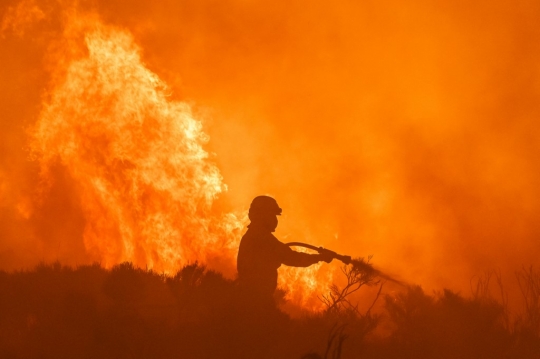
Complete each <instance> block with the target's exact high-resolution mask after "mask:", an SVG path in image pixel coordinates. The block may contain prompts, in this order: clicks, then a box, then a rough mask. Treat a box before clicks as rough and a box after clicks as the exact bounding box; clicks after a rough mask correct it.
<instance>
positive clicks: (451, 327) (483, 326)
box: [0, 263, 540, 359]
mask: <svg viewBox="0 0 540 359" xmlns="http://www.w3.org/2000/svg"><path fill="white" fill-rule="evenodd" d="M345 274H346V275H348V281H347V284H346V286H345V287H343V288H339V287H337V286H336V287H334V288H333V289H332V291H331V292H330V293H333V294H332V295H333V296H332V295H329V296H327V297H326V301H327V307H328V310H326V311H325V312H322V313H318V314H313V315H306V316H304V317H302V318H299V319H291V318H289V317H288V316H286V315H285V314H283V313H281V312H278V311H275V312H272V313H255V312H253V311H252V309H249V305H248V303H245V302H243V298H241V297H240V296H239V294H238V291H237V290H236V283H235V282H234V281H231V280H228V279H225V278H223V277H222V276H221V274H219V273H216V272H213V271H210V270H206V269H205V268H204V267H203V266H200V265H197V264H196V263H195V264H191V265H187V266H185V267H184V268H182V269H181V270H180V271H179V272H178V273H176V275H174V276H166V275H163V274H159V273H155V272H153V271H147V270H143V269H140V268H134V267H133V266H132V265H131V264H130V263H123V264H120V265H118V266H116V267H114V268H112V269H111V270H106V269H103V268H102V267H100V266H99V265H97V264H96V265H91V266H81V267H78V268H75V269H73V268H69V267H64V266H61V265H60V264H59V263H55V264H52V265H40V266H38V267H36V268H35V269H34V270H32V271H24V272H14V273H6V272H0V358H296V359H299V358H302V357H304V358H326V359H338V358H490V359H497V358H531V359H533V358H538V357H539V356H540V332H539V324H538V323H539V319H538V313H540V310H539V309H540V302H539V298H540V296H539V291H538V289H539V287H538V285H539V278H540V276H539V273H538V272H535V271H534V270H533V269H532V268H530V269H524V270H523V271H521V272H520V273H519V274H518V279H519V280H520V284H521V288H522V291H523V296H524V298H525V301H526V303H525V304H526V306H525V310H524V312H523V313H521V314H520V315H519V316H518V317H517V318H514V319H513V320H511V321H509V319H508V316H507V311H506V308H505V305H504V303H500V302H498V301H496V300H494V299H493V298H491V297H490V296H489V295H487V294H485V291H484V292H482V291H481V290H479V291H477V292H476V295H473V296H472V297H471V298H465V297H463V296H461V295H458V294H456V293H454V292H452V291H449V290H445V291H443V292H442V293H440V294H438V295H428V294H426V293H424V292H423V290H422V289H421V288H420V287H410V288H408V289H407V290H405V291H403V292H402V293H399V294H397V295H395V296H385V297H384V307H385V312H384V313H381V314H378V315H374V314H372V313H371V312H370V311H368V312H367V313H361V312H360V311H359V310H358V307H356V306H355V305H353V303H351V302H348V300H349V299H348V298H349V297H348V296H347V293H349V292H351V290H353V289H355V288H357V287H356V286H358V285H360V286H362V285H373V284H376V282H375V280H374V278H373V277H371V276H365V275H362V274H361V273H356V272H354V271H351V270H349V271H345ZM347 286H348V288H347ZM480 287H482V286H480ZM379 293H380V292H379ZM250 310H251V311H250ZM381 321H384V323H385V326H390V327H391V331H390V333H389V334H387V335H385V336H381V335H375V334H374V330H375V329H376V327H377V324H378V323H381Z"/></svg>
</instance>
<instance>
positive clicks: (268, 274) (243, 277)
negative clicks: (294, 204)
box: [237, 196, 333, 307]
mask: <svg viewBox="0 0 540 359" xmlns="http://www.w3.org/2000/svg"><path fill="white" fill-rule="evenodd" d="M279 215H281V208H279V206H278V204H277V202H276V200H275V199H273V198H272V197H269V196H258V197H255V199H254V200H253V201H252V202H251V206H250V208H249V219H250V220H251V223H250V224H249V225H248V230H247V232H246V233H245V234H244V236H243V237H242V240H241V242H240V248H239V250H238V258H237V269H238V283H239V286H240V288H241V291H242V293H243V294H244V296H246V299H249V301H251V302H254V303H257V305H259V306H266V307H273V306H275V303H274V292H275V290H276V288H277V279H278V273H277V270H278V268H279V267H280V266H281V265H282V264H284V265H286V266H293V267H309V266H310V265H312V264H315V263H318V262H320V261H324V262H327V263H330V262H331V261H332V259H333V257H332V255H329V254H325V253H323V254H307V253H300V252H296V251H294V250H292V249H291V248H290V247H289V246H287V245H286V244H284V243H282V242H280V241H279V240H278V239H277V238H276V237H275V236H274V235H273V234H272V232H274V231H275V229H276V227H277V224H278V219H277V216H279Z"/></svg>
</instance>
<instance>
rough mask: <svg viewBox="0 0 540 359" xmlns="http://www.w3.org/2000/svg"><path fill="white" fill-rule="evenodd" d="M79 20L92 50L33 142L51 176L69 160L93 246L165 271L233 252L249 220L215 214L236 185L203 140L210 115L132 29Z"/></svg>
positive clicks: (100, 253) (57, 95)
mask: <svg viewBox="0 0 540 359" xmlns="http://www.w3.org/2000/svg"><path fill="white" fill-rule="evenodd" d="M92 20H93V21H92ZM78 21H79V22H78V23H77V24H76V26H72V27H69V29H70V30H71V31H84V36H83V37H84V44H85V46H86V49H87V52H88V54H87V56H84V57H83V58H80V59H76V60H73V61H72V62H71V63H70V64H69V65H68V67H67V70H66V71H65V75H64V79H63V81H62V82H60V83H58V84H57V85H56V86H55V87H54V88H53V90H52V91H51V94H50V99H49V101H48V102H47V103H46V104H45V106H44V109H43V112H42V114H41V116H40V118H39V121H38V122H37V124H36V126H35V129H34V130H33V133H32V137H33V142H32V150H33V153H34V154H35V156H36V158H37V159H38V160H39V163H40V165H41V173H42V176H43V177H44V178H49V176H50V168H51V166H52V165H53V164H55V163H57V162H59V163H61V164H62V165H63V166H65V167H66V168H67V169H68V171H69V174H70V175H71V177H72V178H73V180H74V181H75V182H76V183H77V185H78V187H79V192H80V194H81V205H82V208H83V211H84V214H85V218H86V228H85V230H84V243H85V246H86V249H87V250H88V251H89V252H90V253H92V254H93V257H94V258H96V259H99V260H100V261H102V263H103V264H104V265H106V266H111V265H113V264H116V263H119V262H122V261H132V262H134V263H135V264H137V265H139V266H148V267H149V268H154V269H156V270H159V271H162V270H163V271H173V270H175V269H178V267H179V266H180V265H181V264H182V263H186V262H189V261H196V260H199V261H201V262H204V263H207V262H209V261H210V260H211V259H212V258H215V257H218V256H220V255H222V254H225V256H229V257H232V253H233V251H234V250H235V248H236V246H237V244H238V233H237V229H239V228H241V222H240V221H239V220H238V219H237V218H236V217H235V216H233V215H230V214H229V215H228V216H223V217H216V216H215V215H214V214H212V213H211V207H212V203H213V201H214V199H215V198H216V197H217V196H218V195H219V194H220V193H221V192H223V191H224V190H226V186H225V185H224V184H223V181H222V176H221V174H220V173H219V170H218V168H217V167H216V165H215V164H213V163H212V162H211V161H210V160H209V155H208V153H207V152H206V151H205V150H204V149H203V147H202V145H203V144H204V143H205V142H206V141H208V137H207V136H206V135H205V134H204V132H203V131H202V124H201V122H200V121H199V120H197V119H195V118H194V117H193V115H192V111H191V108H190V106H189V105H188V104H187V103H185V102H179V101H172V100H171V99H170V96H169V94H168V89H167V86H166V84H165V83H163V81H162V80H160V79H159V77H158V76H157V75H156V74H154V73H152V72H151V71H150V70H148V69H147V68H146V67H145V66H144V64H143V63H142V61H141V57H140V49H139V48H138V47H137V46H136V45H135V44H134V41H133V38H132V36H131V35H130V34H129V33H128V32H127V31H122V30H119V29H116V28H113V27H108V26H105V25H103V24H102V23H100V22H97V21H95V19H86V20H78ZM69 35H70V36H68V37H71V38H76V36H73V35H75V34H69Z"/></svg>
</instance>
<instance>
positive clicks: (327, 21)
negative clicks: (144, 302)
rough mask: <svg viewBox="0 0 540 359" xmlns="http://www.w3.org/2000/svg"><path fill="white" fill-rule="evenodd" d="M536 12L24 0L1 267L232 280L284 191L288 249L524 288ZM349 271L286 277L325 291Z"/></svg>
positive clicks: (11, 34) (14, 6)
mask: <svg viewBox="0 0 540 359" xmlns="http://www.w3.org/2000/svg"><path fill="white" fill-rule="evenodd" d="M538 10H539V9H538V4H537V2H534V1H524V2H520V4H519V5H515V3H514V2H510V1H495V2H493V1H489V2H488V1H480V2H475V3H474V4H470V3H465V2H463V3H462V2H455V1H446V2H445V1H443V2H433V3H429V2H424V1H412V2H407V3H404V2H398V1H390V2H385V3H384V4H375V3H352V2H348V1H338V2H335V3H333V4H332V5H331V6H330V5H329V4H328V3H327V2H312V3H310V6H309V7H306V6H305V4H304V3H303V2H299V1H292V2H291V1H286V2H285V1H274V2H272V3H271V4H270V3H265V4H262V3H260V4H259V3H252V2H245V1H234V0H233V1H228V2H219V3H218V2H213V1H204V0H203V1H199V0H197V1H190V0H188V1H182V2H156V3H152V2H144V1H132V2H129V4H128V3H127V2H124V1H119V0H111V1H83V0H81V1H77V2H75V1H67V0H43V1H31V0H25V1H16V0H10V1H8V2H6V3H5V4H2V5H0V16H2V22H1V23H2V25H1V26H0V28H1V29H2V30H1V31H2V35H1V38H0V44H1V46H2V50H3V51H2V55H0V73H1V75H2V79H3V81H4V82H3V89H2V90H1V92H0V101H1V103H0V105H1V106H0V108H1V111H2V116H1V118H2V129H3V132H2V134H0V136H1V139H2V142H1V144H0V146H1V147H0V149H1V151H2V157H1V158H0V199H1V201H2V202H1V203H0V215H1V216H2V222H1V223H0V262H1V263H2V266H3V267H4V268H12V269H13V268H20V267H23V266H30V265H33V264H35V263H36V262H38V261H39V260H46V261H50V260H55V259H59V260H61V261H63V262H66V263H68V264H76V263H82V262H87V261H91V260H100V261H102V263H103V264H107V265H112V264H114V263H117V262H118V261H123V260H132V261H134V262H135V263H136V264H137V265H141V266H145V265H148V266H149V267H153V268H156V269H160V270H174V269H175V268H178V266H179V265H181V264H182V263H185V262H187V261H194V260H199V261H204V262H205V263H208V264H209V265H210V266H212V267H214V268H219V269H221V270H223V271H225V272H227V273H228V274H232V273H234V258H235V255H236V248H235V246H236V244H237V243H238V239H239V237H240V236H241V234H242V231H243V229H242V228H243V225H244V224H245V222H244V221H243V215H242V213H244V212H245V210H246V208H247V206H248V205H249V203H250V201H251V199H252V198H253V197H255V196H256V195H259V194H265V193H267V194H268V193H269V194H272V195H274V196H275V197H276V199H277V200H278V202H279V204H280V206H281V207H282V208H283V209H284V212H283V216H282V218H280V225H279V227H278V230H277V233H276V234H277V236H278V238H280V239H281V240H282V241H284V242H289V241H304V242H310V243H313V244H315V245H323V246H326V247H328V248H331V249H333V250H336V251H337V252H340V253H343V254H349V255H352V256H355V257H356V256H367V255H369V254H373V255H374V256H373V260H372V262H373V263H374V264H375V266H376V267H378V268H381V269H384V270H385V271H388V272H389V273H390V274H400V275H401V277H402V278H403V279H406V280H407V281H411V282H417V283H421V284H422V285H424V286H425V287H427V288H430V289H431V288H433V289H440V288H442V287H450V288H452V289H458V290H462V292H464V293H467V292H468V291H469V280H470V278H472V277H473V276H474V275H477V274H479V272H480V273H481V272H483V271H485V270H489V269H496V268H498V269H501V270H502V273H503V277H504V278H503V279H506V280H507V281H511V280H512V278H513V272H514V271H515V270H517V269H519V268H520V267H521V265H523V264H525V265H528V264H538V258H540V247H539V246H538V237H539V236H540V226H538V224H537V219H536V213H538V211H539V210H540V201H539V200H538V198H539V197H538V194H539V190H538V189H539V188H540V187H539V186H538V184H539V183H540V175H539V174H538V170H537V168H538V166H539V165H540V161H539V160H538V155H537V154H538V152H539V150H540V148H539V145H538V143H539V142H538V140H537V139H538V138H539V137H540V129H539V127H538V125H537V123H536V122H537V120H536V119H537V118H538V116H539V115H540V107H539V104H540V101H539V100H538V99H539V98H540V85H539V84H540V80H539V79H540V70H539V67H538V63H539V61H540V49H539V45H538V44H540V31H539V29H538V26H537V14H538ZM166 84H167V85H166ZM203 129H204V131H203ZM28 130H29V131H30V136H29V135H28V132H27V131H28ZM204 133H207V134H208V135H209V138H210V141H208V138H206V136H205V135H204ZM29 146H30V148H31V151H30V152H31V153H32V156H33V158H34V159H35V160H36V161H29V160H28V157H29V155H28V147H29ZM214 153H215V156H214ZM218 169H219V170H218ZM39 173H41V175H39ZM222 177H223V179H222ZM224 183H227V186H228V191H227V192H225V191H224V189H225V185H224ZM232 213H235V214H236V215H233V214H232ZM239 218H240V219H239ZM336 267H337V265H336V264H332V265H331V266H326V265H322V266H320V268H315V267H314V268H309V269H303V270H293V269H286V268H283V269H282V270H281V278H282V283H281V284H282V285H283V286H285V287H287V288H288V289H291V290H293V291H295V292H292V293H291V294H290V297H291V298H295V299H294V300H295V301H296V302H302V303H306V305H311V304H308V302H309V301H310V299H306V298H312V299H313V301H316V296H315V295H314V294H309V293H316V292H317V291H321V290H324V288H325V286H326V285H327V284H328V282H329V281H331V278H332V273H334V272H335V269H336Z"/></svg>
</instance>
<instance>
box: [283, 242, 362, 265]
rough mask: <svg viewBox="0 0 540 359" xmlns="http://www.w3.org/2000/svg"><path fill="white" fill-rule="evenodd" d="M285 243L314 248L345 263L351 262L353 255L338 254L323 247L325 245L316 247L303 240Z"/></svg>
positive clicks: (290, 245)
mask: <svg viewBox="0 0 540 359" xmlns="http://www.w3.org/2000/svg"><path fill="white" fill-rule="evenodd" d="M285 244H286V245H288V246H289V247H304V248H308V249H312V250H314V251H317V252H319V254H325V255H328V256H331V257H332V258H335V259H338V260H340V261H342V262H343V263H345V264H350V263H351V256H344V255H341V254H337V253H336V252H334V251H331V250H329V249H326V248H323V247H315V246H314V245H311V244H307V243H301V242H290V243H285Z"/></svg>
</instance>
